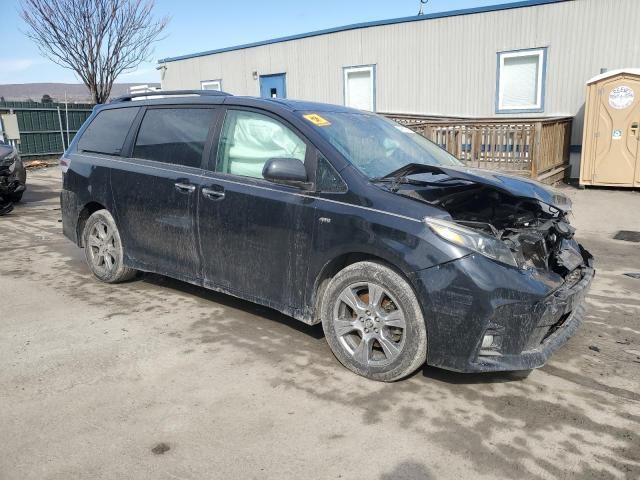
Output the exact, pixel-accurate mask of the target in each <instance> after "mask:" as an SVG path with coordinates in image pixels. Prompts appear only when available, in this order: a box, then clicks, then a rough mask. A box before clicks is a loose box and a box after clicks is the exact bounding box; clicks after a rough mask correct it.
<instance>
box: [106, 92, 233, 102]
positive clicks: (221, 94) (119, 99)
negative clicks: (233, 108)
mask: <svg viewBox="0 0 640 480" xmlns="http://www.w3.org/2000/svg"><path fill="white" fill-rule="evenodd" d="M182 95H199V96H202V97H226V96H231V94H230V93H227V92H221V91H219V90H155V91H153V92H141V93H130V94H129V95H122V96H121V97H116V98H114V99H113V100H111V101H110V102H109V103H120V102H129V101H131V100H133V99H135V98H140V97H144V98H146V97H177V96H182Z"/></svg>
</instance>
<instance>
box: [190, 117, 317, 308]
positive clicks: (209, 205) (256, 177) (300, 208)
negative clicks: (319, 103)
mask: <svg viewBox="0 0 640 480" xmlns="http://www.w3.org/2000/svg"><path fill="white" fill-rule="evenodd" d="M309 150H310V145H309V144H308V143H307V141H306V140H305V139H304V137H303V136H302V135H301V134H300V133H299V132H297V131H296V130H295V129H294V128H293V127H292V126H291V125H288V124H287V123H286V122H284V121H283V120H282V119H280V118H278V117H276V116H274V115H271V114H268V113H266V112H258V111H252V110H244V109H235V108H230V109H229V110H227V112H226V114H225V118H224V122H223V126H222V129H221V132H220V135H219V142H218V149H217V156H213V158H212V159H211V163H210V169H209V171H208V172H207V173H206V174H205V178H203V179H202V190H201V198H200V206H199V209H198V222H199V232H200V243H201V248H202V258H203V269H204V277H205V283H206V284H209V285H210V286H220V287H222V288H223V289H224V290H226V291H229V292H231V293H236V294H238V295H239V296H241V297H243V298H247V299H250V300H254V301H257V302H259V303H263V304H267V305H271V306H274V307H276V308H279V309H281V310H284V311H288V312H289V313H293V312H291V310H293V309H296V308H298V307H299V306H300V305H301V302H302V298H303V294H304V281H305V278H306V271H307V267H308V256H309V249H310V246H311V240H312V230H313V215H314V199H313V198H312V197H309V196H307V195H306V191H305V190H303V189H302V188H301V187H295V186H288V185H280V184H275V183H272V182H269V181H267V180H265V179H264V178H263V177H262V168H263V167H264V164H265V163H266V161H267V160H268V159H269V158H275V157H279V158H281V157H290V158H296V159H298V160H299V161H301V162H304V163H305V165H306V166H307V172H310V171H312V170H311V169H312V167H311V166H310V165H309V164H308V163H309V162H308V158H307V157H308V155H307V153H308V152H309ZM310 177H311V175H310Z"/></svg>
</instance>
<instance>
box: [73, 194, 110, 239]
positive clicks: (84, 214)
mask: <svg viewBox="0 0 640 480" xmlns="http://www.w3.org/2000/svg"><path fill="white" fill-rule="evenodd" d="M98 210H105V207H104V206H103V205H101V204H99V203H98V202H89V203H87V204H86V205H85V206H84V208H83V209H82V211H81V212H80V215H78V223H77V224H76V238H77V239H78V246H80V247H84V245H83V239H82V232H83V230H84V225H85V224H86V223H87V220H88V219H89V217H90V216H91V215H93V214H94V213H95V212H97V211H98Z"/></svg>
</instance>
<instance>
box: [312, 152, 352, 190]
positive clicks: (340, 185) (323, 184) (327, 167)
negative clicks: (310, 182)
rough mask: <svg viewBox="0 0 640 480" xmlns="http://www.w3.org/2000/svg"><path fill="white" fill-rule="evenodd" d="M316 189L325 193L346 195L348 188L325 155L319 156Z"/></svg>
mask: <svg viewBox="0 0 640 480" xmlns="http://www.w3.org/2000/svg"><path fill="white" fill-rule="evenodd" d="M316 189H317V190H318V191H319V192H325V193H344V192H346V191H347V186H346V185H345V183H344V182H343V181H342V179H341V178H340V175H338V172H336V171H335V169H334V168H333V166H332V165H331V164H330V163H329V161H328V160H327V159H326V158H324V156H323V155H321V154H319V155H318V165H317V168H316Z"/></svg>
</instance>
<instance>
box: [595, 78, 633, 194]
mask: <svg viewBox="0 0 640 480" xmlns="http://www.w3.org/2000/svg"><path fill="white" fill-rule="evenodd" d="M597 104H598V106H597V109H598V116H597V120H596V121H597V131H596V135H595V136H596V139H595V155H594V158H593V180H594V183H595V184H609V185H620V186H623V185H626V186H632V185H633V183H634V179H635V180H636V181H638V179H640V161H639V160H638V157H639V156H640V155H639V154H640V152H639V149H638V139H639V138H640V79H638V78H631V77H622V78H614V79H612V80H611V81H609V82H605V83H603V84H602V85H601V87H600V89H599V95H598V100H597Z"/></svg>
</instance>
